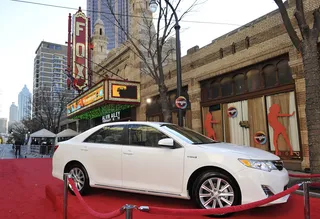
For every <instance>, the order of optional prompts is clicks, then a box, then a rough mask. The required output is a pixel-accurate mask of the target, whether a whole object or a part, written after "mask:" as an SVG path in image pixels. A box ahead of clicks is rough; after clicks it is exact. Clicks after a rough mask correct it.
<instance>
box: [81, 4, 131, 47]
mask: <svg viewBox="0 0 320 219" xmlns="http://www.w3.org/2000/svg"><path fill="white" fill-rule="evenodd" d="M108 2H110V3H111V5H112V6H113V9H112V11H113V13H114V14H115V15H117V16H118V17H117V20H118V21H119V22H120V24H121V26H122V27H123V29H124V30H125V32H127V33H129V26H130V16H129V15H130V4H129V0H108ZM108 4H109V3H107V1H101V9H100V7H99V0H87V10H88V13H87V16H88V17H89V18H90V19H91V34H93V32H94V24H95V23H96V21H97V20H98V19H99V13H98V12H99V11H101V20H102V21H103V23H104V28H105V31H104V33H106V36H107V39H108V41H107V49H108V50H109V51H110V50H111V49H113V48H117V47H119V46H120V45H121V44H123V43H124V42H125V41H126V40H127V37H126V34H125V32H123V31H122V30H121V28H120V27H119V25H118V23H117V21H116V19H115V18H114V16H113V15H112V13H111V11H110V8H109V5H108Z"/></svg>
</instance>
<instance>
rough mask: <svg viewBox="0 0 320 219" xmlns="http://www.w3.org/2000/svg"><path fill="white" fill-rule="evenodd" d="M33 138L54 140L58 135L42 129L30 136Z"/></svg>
mask: <svg viewBox="0 0 320 219" xmlns="http://www.w3.org/2000/svg"><path fill="white" fill-rule="evenodd" d="M30 137H32V138H54V137H56V134H54V133H52V132H50V131H48V130H47V129H41V130H39V131H36V132H34V133H32V134H31V135H30Z"/></svg>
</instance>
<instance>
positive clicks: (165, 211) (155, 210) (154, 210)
mask: <svg viewBox="0 0 320 219" xmlns="http://www.w3.org/2000/svg"><path fill="white" fill-rule="evenodd" d="M298 189H299V185H298V184H297V185H294V186H292V187H291V188H289V189H287V190H284V191H283V192H280V193H278V194H275V195H273V196H270V197H268V198H265V199H262V200H259V201H256V202H252V203H248V204H243V205H237V206H231V207H226V208H212V209H173V208H160V207H152V206H150V207H149V210H147V211H145V210H142V209H140V210H141V211H143V212H146V213H150V214H161V215H178V216H191V215H192V216H198V215H214V214H217V215H218V214H227V213H232V212H239V211H245V210H248V209H251V208H256V207H259V206H262V205H265V204H268V203H270V202H273V201H275V200H277V199H279V198H282V197H284V196H286V195H289V194H290V193H292V192H294V191H296V190H298Z"/></svg>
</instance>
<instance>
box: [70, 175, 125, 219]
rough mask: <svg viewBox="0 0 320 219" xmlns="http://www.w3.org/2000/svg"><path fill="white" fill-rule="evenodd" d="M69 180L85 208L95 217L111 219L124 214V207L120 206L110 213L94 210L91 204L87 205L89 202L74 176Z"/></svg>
mask: <svg viewBox="0 0 320 219" xmlns="http://www.w3.org/2000/svg"><path fill="white" fill-rule="evenodd" d="M68 182H69V183H70V185H71V187H72V190H73V191H74V193H75V194H76V196H77V198H78V199H79V201H80V203H81V204H82V206H83V207H84V208H86V209H87V211H88V212H89V213H90V214H91V215H92V216H94V217H97V218H106V219H111V218H115V217H118V216H120V215H122V214H123V213H124V211H125V210H124V209H122V208H120V209H118V210H115V211H112V212H109V213H99V212H96V211H95V210H93V209H92V208H90V206H88V205H87V203H86V202H85V201H84V199H83V198H82V196H81V195H80V193H79V191H78V189H77V187H76V185H75V183H74V181H73V179H72V178H68Z"/></svg>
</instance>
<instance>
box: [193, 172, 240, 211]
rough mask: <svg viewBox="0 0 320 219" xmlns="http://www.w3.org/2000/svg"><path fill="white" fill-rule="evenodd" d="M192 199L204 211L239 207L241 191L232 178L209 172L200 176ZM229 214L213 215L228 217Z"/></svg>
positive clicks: (194, 185) (194, 187) (194, 186)
mask: <svg viewBox="0 0 320 219" xmlns="http://www.w3.org/2000/svg"><path fill="white" fill-rule="evenodd" d="M192 199H193V200H194V201H195V203H196V204H197V206H198V207H200V208H203V209H212V208H224V207H230V206H234V205H239V204H240V202H241V195H240V189H239V187H238V185H237V183H236V182H235V181H234V179H232V178H231V177H230V176H228V175H227V174H224V173H220V172H215V171H209V172H205V173H203V174H200V175H199V176H198V177H197V179H196V180H195V182H194V184H193V189H192ZM231 214H232V213H229V214H219V215H212V216H214V217H228V216H230V215H231Z"/></svg>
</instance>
